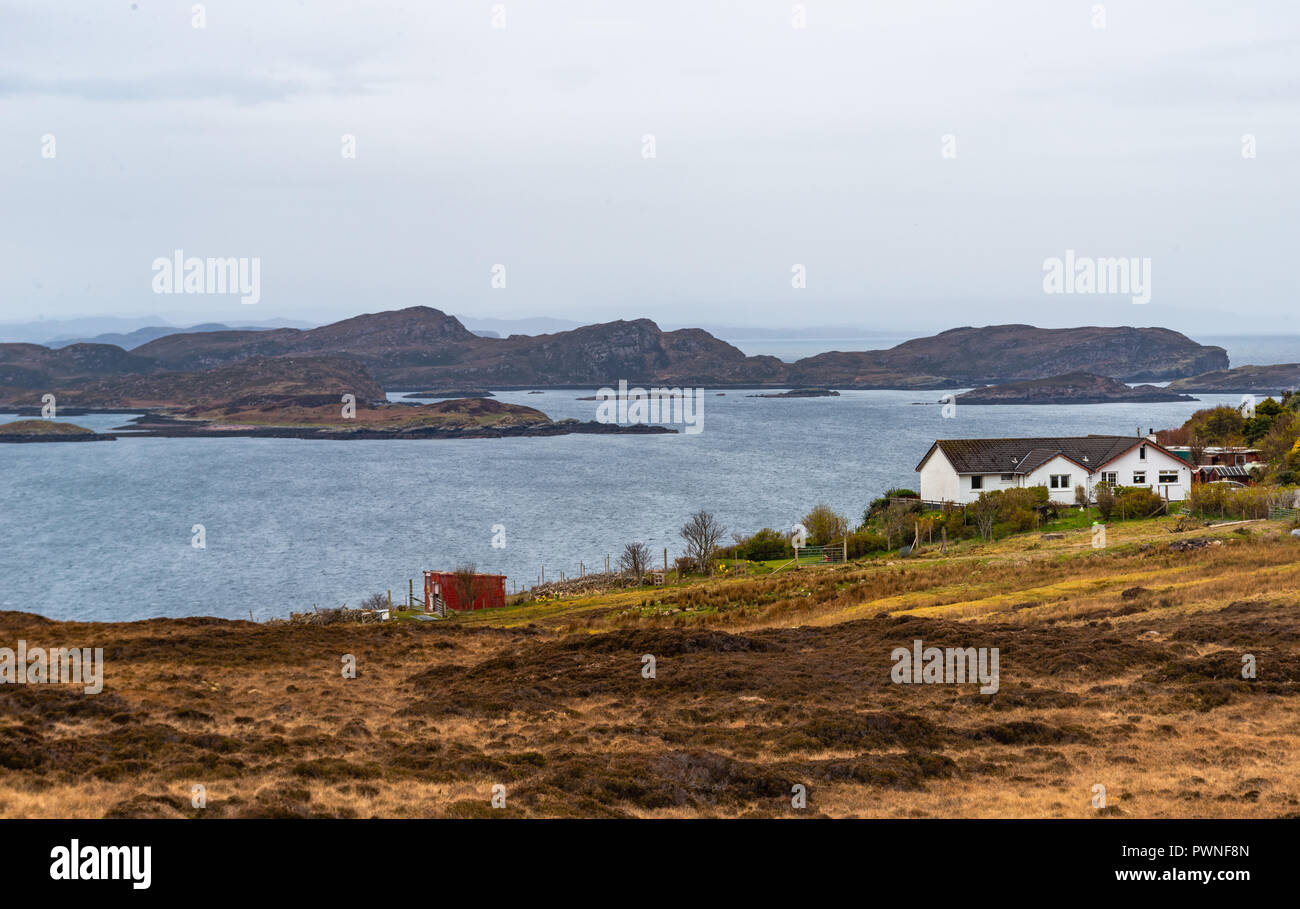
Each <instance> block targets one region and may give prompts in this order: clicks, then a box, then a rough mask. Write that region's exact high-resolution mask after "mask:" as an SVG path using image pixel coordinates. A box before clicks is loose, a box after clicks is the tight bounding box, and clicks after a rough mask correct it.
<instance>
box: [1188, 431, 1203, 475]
mask: <svg viewBox="0 0 1300 909" xmlns="http://www.w3.org/2000/svg"><path fill="white" fill-rule="evenodd" d="M1187 447H1188V449H1189V450H1188V452H1187V454H1188V455H1189V456H1190V457H1191V459H1192V469H1193V470H1195V469H1196V468H1198V467H1200V466H1201V465H1202V464H1204V463H1205V443H1204V442H1203V441H1201V437H1200V436H1198V435H1193V436H1192V439H1191V442H1190V443H1189V444H1188V446H1187Z"/></svg>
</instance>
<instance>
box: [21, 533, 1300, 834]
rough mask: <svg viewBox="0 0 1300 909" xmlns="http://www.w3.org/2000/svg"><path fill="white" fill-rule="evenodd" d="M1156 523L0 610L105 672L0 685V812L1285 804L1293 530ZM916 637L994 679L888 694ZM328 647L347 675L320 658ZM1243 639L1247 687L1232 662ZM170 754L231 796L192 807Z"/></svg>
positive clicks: (1144, 812)
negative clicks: (197, 603)
mask: <svg viewBox="0 0 1300 909" xmlns="http://www.w3.org/2000/svg"><path fill="white" fill-rule="evenodd" d="M1173 529H1174V524H1173V522H1172V521H1171V520H1168V519H1162V520H1156V521H1146V522H1125V523H1123V524H1121V525H1117V526H1115V527H1113V528H1112V530H1113V533H1112V534H1111V537H1110V546H1109V547H1108V548H1107V549H1105V550H1098V549H1095V548H1094V547H1093V536H1092V534H1091V532H1090V530H1089V529H1088V528H1081V529H1077V530H1074V531H1071V532H1068V533H1065V534H1063V535H1062V537H1061V538H1052V539H1047V538H1040V537H1039V535H1038V534H1026V535H1022V536H1020V537H1016V538H1013V539H1008V540H1006V541H1002V542H1000V543H996V544H981V543H973V542H967V543H961V544H959V545H955V546H952V547H950V549H949V552H948V553H947V554H946V555H945V554H942V553H940V552H938V551H937V549H936V548H933V547H929V548H927V549H926V550H925V551H924V552H922V553H921V554H920V555H918V556H914V557H913V558H910V559H908V560H907V561H906V562H902V561H900V560H897V559H894V558H891V557H886V558H882V559H870V560H865V561H862V562H855V563H852V564H849V565H845V566H828V567H824V568H812V569H805V570H801V571H799V572H798V573H794V572H786V573H779V574H770V575H766V576H759V577H755V576H746V577H728V578H716V579H712V580H696V581H694V582H692V583H682V584H678V583H670V584H669V585H667V586H664V587H658V588H645V587H643V588H640V589H636V588H632V589H626V590H612V591H606V592H603V593H598V594H594V595H586V596H577V597H564V598H561V599H555V598H548V599H546V600H544V601H536V602H530V603H521V604H518V605H514V606H507V607H505V608H504V609H496V610H481V611H479V612H477V613H474V614H471V615H462V616H457V617H455V618H453V619H450V620H446V621H430V622H418V621H405V620H397V621H389V622H380V623H374V624H364V625H362V624H346V623H337V624H328V625H325V624H322V625H311V626H303V625H294V624H288V623H284V622H281V623H274V624H257V623H253V622H239V621H226V620H221V619H214V618H190V619H150V620H147V621H141V622H123V623H111V622H110V623H103V622H90V623H87V622H54V621H50V620H48V619H45V618H41V617H39V616H36V615H33V614H31V613H21V612H6V613H0V632H3V634H4V637H5V638H6V639H7V640H10V641H13V640H20V639H25V640H29V641H32V640H39V641H40V642H41V643H42V645H44V646H47V647H75V646H80V645H81V644H82V643H83V642H85V641H87V640H90V641H94V642H95V643H96V645H97V646H99V645H102V646H103V647H104V648H105V652H106V653H109V654H117V655H119V660H121V661H125V660H128V659H129V667H130V671H129V672H126V671H119V672H108V673H106V675H105V680H104V693H103V696H102V697H90V698H87V697H85V696H84V695H82V694H81V692H80V691H77V690H75V689H74V690H72V691H68V690H60V689H58V688H55V687H54V686H50V687H51V690H50V691H48V692H42V694H43V695H45V696H46V697H44V698H43V699H42V700H41V702H40V703H39V704H37V703H36V701H35V700H34V695H33V696H28V695H27V694H25V693H24V692H22V691H21V690H18V689H19V688H20V687H21V686H4V687H6V688H13V689H15V690H14V691H8V692H0V694H3V695H5V697H6V700H7V703H8V708H9V711H10V715H11V719H12V722H11V723H10V725H9V728H8V730H6V736H0V762H2V763H3V766H5V768H6V771H5V773H3V774H0V813H3V814H4V815H5V816H27V817H39V816H59V817H100V816H104V815H107V816H110V817H183V816H185V817H197V816H200V815H201V816H205V817H308V816H312V817H356V816H363V817H370V816H378V817H490V816H498V817H500V816H507V817H517V816H531V817H556V816H562V817H617V816H621V817H629V816H631V817H660V818H668V817H700V816H709V817H741V816H745V817H778V816H780V817H799V816H802V817H809V816H832V817H897V818H919V817H1054V818H1055V817H1077V818H1084V817H1092V818H1095V817H1112V816H1119V817H1197V818H1203V817H1260V818H1263V817H1281V816H1286V815H1294V814H1295V812H1296V805H1297V804H1300V749H1298V748H1297V740H1296V736H1295V732H1294V730H1295V727H1296V723H1297V721H1298V720H1300V707H1298V702H1297V696H1298V695H1300V650H1298V648H1297V638H1296V633H1295V628H1296V626H1297V622H1300V607H1298V606H1297V602H1300V563H1297V560H1296V552H1297V547H1300V543H1298V542H1297V541H1296V540H1294V539H1292V538H1290V537H1289V536H1287V534H1286V531H1287V529H1288V525H1284V524H1281V523H1273V522H1268V523H1266V522H1256V523H1254V524H1251V525H1248V526H1247V527H1240V526H1236V527H1226V528H1221V529H1219V528H1208V529H1207V528H1201V529H1200V530H1198V531H1196V532H1194V533H1193V534H1190V535H1189V534H1185V533H1174V532H1172V531H1173ZM1194 537H1199V538H1206V537H1213V538H1214V539H1215V540H1217V541H1218V545H1206V546H1203V547H1199V548H1187V546H1186V544H1187V542H1188V540H1189V539H1191V538H1194ZM290 567H292V566H290ZM395 592H396V591H395ZM284 605H285V608H286V612H287V611H289V610H291V609H292V610H296V609H298V608H300V606H301V604H298V603H286V604H284ZM918 640H920V641H923V642H924V644H925V646H927V647H929V646H934V647H939V648H967V647H972V648H998V650H999V656H1000V663H999V670H998V673H999V679H998V686H997V690H996V691H995V692H992V693H981V691H980V685H979V684H978V683H971V682H964V683H963V682H957V683H954V684H898V683H896V682H895V681H894V680H893V677H892V670H893V666H894V663H893V656H892V654H893V653H894V651H895V649H896V648H902V649H903V650H904V651H910V650H911V649H912V648H913V647H914V646H915V645H914V642H916V641H918ZM342 653H352V654H357V655H358V658H359V660H358V662H359V665H360V666H361V667H363V668H362V670H361V672H360V673H359V675H358V676H357V678H355V679H345V678H342V677H341V674H340V673H339V672H338V671H337V670H335V671H333V672H329V671H325V669H323V668H322V667H326V668H328V667H329V666H332V665H337V663H338V658H339V654H342ZM1243 653H1250V654H1253V655H1255V656H1257V657H1258V661H1259V667H1260V672H1259V677H1258V678H1252V679H1249V680H1246V679H1243V677H1242V654H1243ZM178 654H183V655H184V656H183V659H184V664H185V666H187V667H189V669H188V671H187V672H186V673H184V674H181V675H178V673H177V659H178ZM646 654H650V655H653V656H654V657H655V659H656V672H655V677H654V678H646V677H643V676H642V673H641V670H642V667H643V657H644V655H646ZM304 679H308V680H311V681H310V682H309V683H308V684H304V681H303V680H304ZM141 755H145V756H147V758H148V759H147V760H142V759H141ZM196 766H197V767H215V768H217V770H218V771H222V772H224V773H226V774H227V776H230V775H236V776H237V777H238V783H239V785H238V786H231V785H224V784H223V785H221V786H217V785H215V784H214V785H212V786H211V787H210V790H209V796H208V801H207V803H206V806H205V807H204V808H203V809H196V808H195V807H194V806H193V805H192V802H191V797H190V787H191V786H192V784H193V780H194V778H195V777H194V770H193V768H195V767H196ZM86 779H93V780H95V787H94V788H93V790H92V791H84V790H78V789H76V788H74V787H76V786H78V785H80V784H82V783H84V780H86ZM214 779H217V780H218V781H223V780H224V778H223V777H222V776H220V775H218V776H216V777H214ZM501 781H505V783H504V784H505V785H506V786H507V788H508V792H509V796H508V800H507V802H506V806H507V807H504V808H493V807H491V802H490V799H491V798H492V795H493V792H494V789H493V786H494V785H495V784H497V783H499V782H501ZM795 783H799V784H801V785H803V786H805V787H806V790H807V807H806V808H803V809H799V808H795V807H794V806H793V805H792V802H791V796H790V794H791V787H792V785H793V784H795ZM1098 783H1101V784H1103V785H1104V786H1105V787H1106V790H1107V802H1108V804H1107V805H1106V806H1105V807H1101V808H1099V807H1098V806H1096V805H1095V804H1094V802H1093V797H1094V794H1095V792H1096V790H1095V788H1094V787H1095V785H1096V784H1098Z"/></svg>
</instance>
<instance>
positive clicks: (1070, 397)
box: [957, 372, 1196, 404]
mask: <svg viewBox="0 0 1300 909" xmlns="http://www.w3.org/2000/svg"><path fill="white" fill-rule="evenodd" d="M1195 400H1196V399H1195V398H1193V397H1190V396H1189V395H1184V394H1178V393H1177V392H1172V391H1167V390H1166V389H1163V388H1159V387H1157V386H1155V385H1135V386H1129V385H1126V384H1124V383H1123V382H1120V381H1117V380H1115V379H1110V378H1106V377H1105V376H1094V375H1091V374H1089V373H1083V372H1076V373H1071V374H1069V375H1065V376H1052V377H1050V378H1046V379H1028V380H1026V381H1023V382H1007V383H1005V384H1002V385H982V386H980V387H979V388H974V389H972V390H970V391H968V392H966V393H964V394H960V395H957V401H959V402H960V403H962V404H1117V403H1132V404H1150V403H1157V402H1162V401H1195Z"/></svg>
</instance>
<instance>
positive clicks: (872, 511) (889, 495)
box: [862, 487, 921, 526]
mask: <svg viewBox="0 0 1300 909" xmlns="http://www.w3.org/2000/svg"><path fill="white" fill-rule="evenodd" d="M894 499H916V510H917V511H920V510H921V496H920V495H919V494H917V493H916V492H915V491H913V490H911V489H902V488H900V487H895V488H893V489H888V490H885V494H884V495H883V496H881V497H880V498H878V499H872V500H871V504H869V505H868V506H867V510H866V511H864V512H863V513H862V524H863V526H866V525H867V524H869V523H871V519H872V518H875V517H878V516H879V515H880V514H881V513H882V512H884V511H885V509H887V508H888V507H889V506H890V504H891V503H892V502H893V501H894Z"/></svg>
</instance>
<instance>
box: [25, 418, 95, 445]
mask: <svg viewBox="0 0 1300 909" xmlns="http://www.w3.org/2000/svg"><path fill="white" fill-rule="evenodd" d="M114 438H115V437H114V436H111V435H106V434H103V433H98V432H95V431H94V430H92V429H87V428H86V427H84V426H78V425H76V424H75V423H59V422H56V421H54V420H15V421H14V422H12V423H5V424H3V425H0V442H104V441H107V442H111V441H113V439H114Z"/></svg>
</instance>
